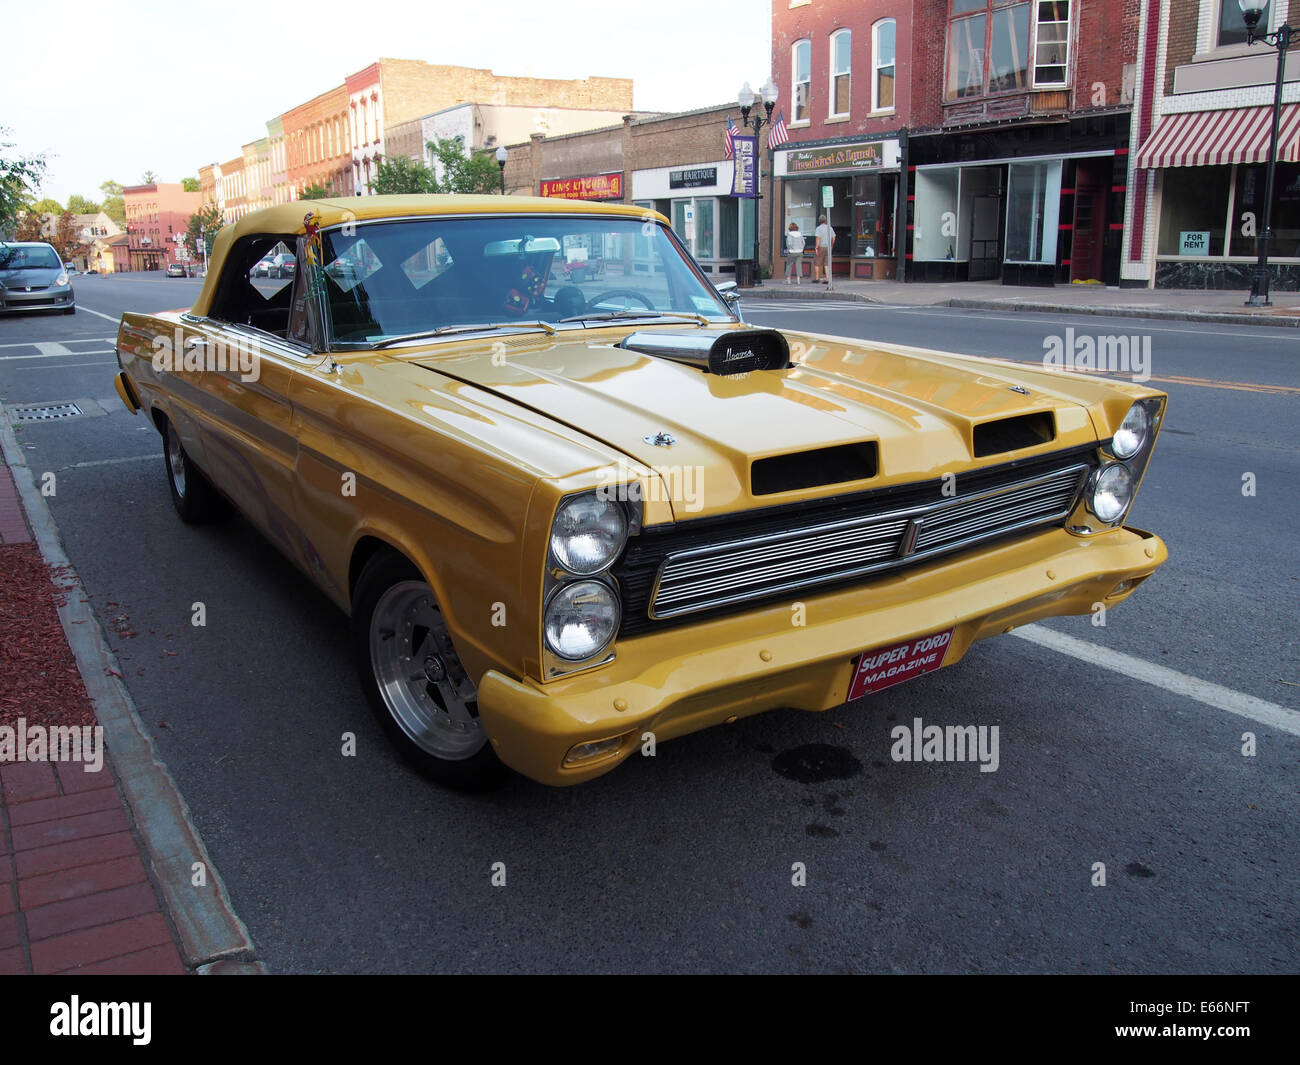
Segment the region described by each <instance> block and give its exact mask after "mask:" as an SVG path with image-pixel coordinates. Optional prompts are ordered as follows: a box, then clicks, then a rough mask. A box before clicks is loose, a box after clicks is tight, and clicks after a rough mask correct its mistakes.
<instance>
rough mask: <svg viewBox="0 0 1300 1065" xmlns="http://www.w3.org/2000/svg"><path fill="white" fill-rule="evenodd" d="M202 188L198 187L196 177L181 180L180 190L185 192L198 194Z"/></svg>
mask: <svg viewBox="0 0 1300 1065" xmlns="http://www.w3.org/2000/svg"><path fill="white" fill-rule="evenodd" d="M201 187H202V186H200V185H199V179H198V178H196V177H183V178H181V188H183V189H184V190H185V191H186V192H198V191H199V189H200V188H201Z"/></svg>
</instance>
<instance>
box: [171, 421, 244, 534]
mask: <svg viewBox="0 0 1300 1065" xmlns="http://www.w3.org/2000/svg"><path fill="white" fill-rule="evenodd" d="M163 462H164V463H165V465H166V467H167V487H168V488H170V489H171V495H172V506H174V507H175V508H176V513H177V514H179V515H180V518H181V521H183V522H185V523H186V524H187V525H206V524H208V523H210V522H215V521H221V520H222V519H223V518H225V517H227V516H228V515H229V514H230V504H229V503H227V502H226V501H225V499H224V498H223V497H222V495H221V493H219V492H218V491H217V490H216V489H215V488H213V487H212V482H211V481H209V480H208V479H207V478H206V477H205V476H203V474H202V473H201V472H200V471H199V468H198V467H197V466H195V465H194V463H193V462H191V461H190V457H189V455H187V454H186V453H185V448H184V446H183V445H182V444H181V438H180V434H179V433H177V432H176V427H175V426H174V425H172V423H171V421H170V420H165V421H164V422H163Z"/></svg>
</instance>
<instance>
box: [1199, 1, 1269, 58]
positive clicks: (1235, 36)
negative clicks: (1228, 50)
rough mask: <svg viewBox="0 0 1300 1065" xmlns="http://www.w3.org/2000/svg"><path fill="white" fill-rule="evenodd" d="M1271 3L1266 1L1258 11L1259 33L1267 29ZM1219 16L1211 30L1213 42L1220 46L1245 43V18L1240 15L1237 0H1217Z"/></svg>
mask: <svg viewBox="0 0 1300 1065" xmlns="http://www.w3.org/2000/svg"><path fill="white" fill-rule="evenodd" d="M1272 7H1273V5H1272V4H1271V3H1267V4H1265V5H1264V10H1263V11H1261V12H1260V13H1259V26H1258V27H1257V28H1258V30H1259V32H1260V33H1263V32H1264V31H1266V30H1267V29H1268V26H1269V19H1270V18H1271V17H1272V10H1271V8H1272ZM1218 8H1219V18H1218V22H1217V23H1216V24H1215V26H1214V28H1213V30H1212V31H1211V32H1212V34H1213V42H1214V44H1215V45H1216V46H1217V47H1219V48H1222V47H1224V46H1225V45H1230V44H1245V43H1246V20H1245V19H1243V18H1242V17H1241V6H1240V5H1239V4H1238V3H1237V0H1218Z"/></svg>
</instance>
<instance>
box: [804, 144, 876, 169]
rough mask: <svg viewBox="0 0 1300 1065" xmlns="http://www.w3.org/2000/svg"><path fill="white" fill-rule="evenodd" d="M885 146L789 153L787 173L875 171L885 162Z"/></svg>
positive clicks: (806, 149) (862, 146)
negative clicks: (883, 149)
mask: <svg viewBox="0 0 1300 1065" xmlns="http://www.w3.org/2000/svg"><path fill="white" fill-rule="evenodd" d="M882 148H883V145H882V144H881V142H879V141H876V142H872V143H868V144H841V145H838V146H836V147H834V148H800V149H797V150H796V151H792V152H790V153H788V155H789V158H788V160H787V163H786V172H787V173H789V174H815V173H818V172H820V171H823V170H874V169H876V168H877V167H879V166H882V165H883V164H884V161H885V156H884V152H883V151H882Z"/></svg>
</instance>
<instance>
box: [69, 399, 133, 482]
mask: <svg viewBox="0 0 1300 1065" xmlns="http://www.w3.org/2000/svg"><path fill="white" fill-rule="evenodd" d="M114 398H116V397H114ZM157 457H158V453H157V452H155V453H154V454H152V455H127V456H126V457H125V458H120V459H91V460H90V461H89V462H74V463H73V464H72V465H71V466H64V467H62V468H61V469H60V470H59V472H60V473H62V472H63V471H64V470H85V469H89V468H90V467H91V466H120V465H121V464H122V463H124V462H144V461H145V460H146V459H147V460H149V461H152V460H153V459H156V458H157Z"/></svg>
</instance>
